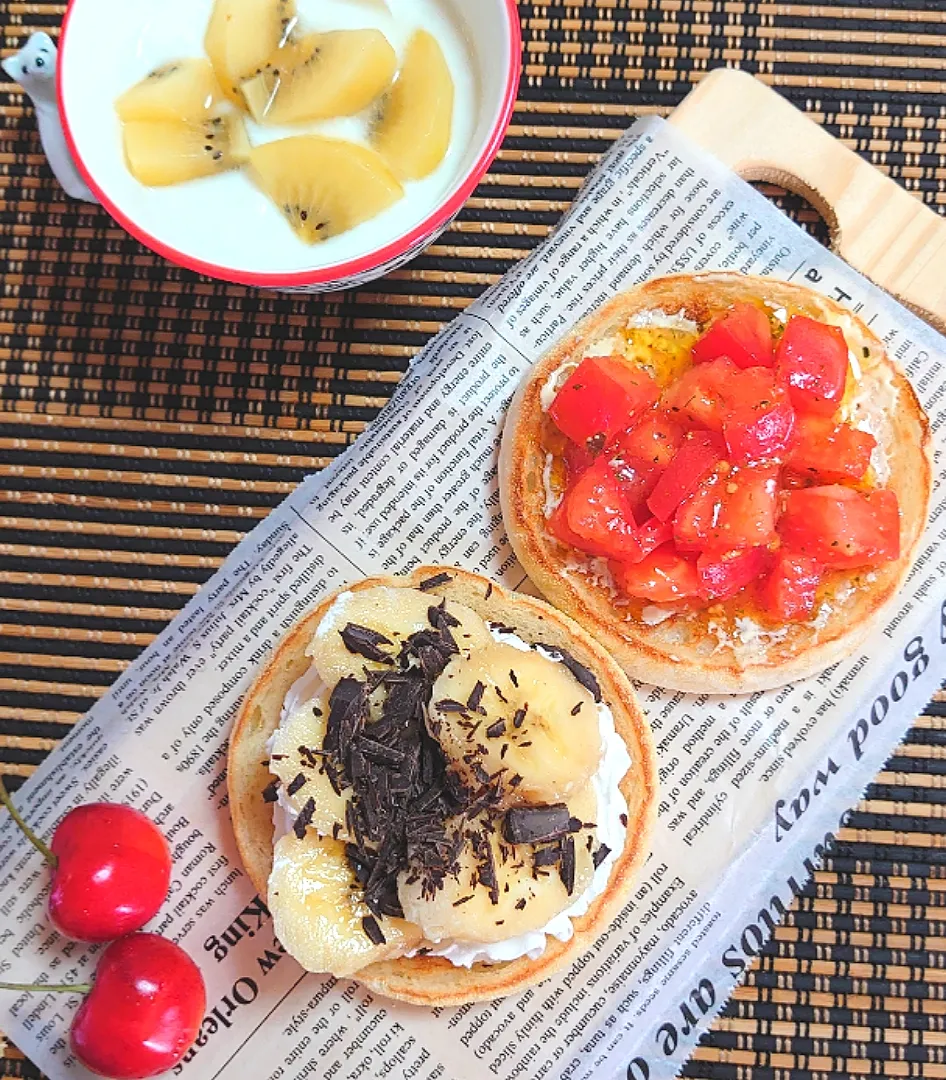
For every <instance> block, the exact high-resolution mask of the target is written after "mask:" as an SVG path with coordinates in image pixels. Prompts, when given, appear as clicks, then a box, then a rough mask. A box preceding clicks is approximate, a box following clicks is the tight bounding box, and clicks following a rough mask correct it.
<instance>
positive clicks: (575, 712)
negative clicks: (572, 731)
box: [572, 701, 584, 716]
mask: <svg viewBox="0 0 946 1080" xmlns="http://www.w3.org/2000/svg"><path fill="white" fill-rule="evenodd" d="M582 705H584V702H583V701H579V702H578V704H577V705H576V706H575V707H574V709H572V716H577V715H578V714H579V713H580V712H581V707H582Z"/></svg>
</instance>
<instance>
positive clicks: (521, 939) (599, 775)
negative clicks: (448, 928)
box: [267, 593, 631, 968]
mask: <svg viewBox="0 0 946 1080" xmlns="http://www.w3.org/2000/svg"><path fill="white" fill-rule="evenodd" d="M350 595H351V594H348V593H346V594H343V595H342V596H340V597H339V598H338V600H336V602H335V604H333V605H332V607H331V608H330V609H329V611H328V613H327V614H326V617H325V619H323V624H324V623H325V622H326V621H328V620H329V618H330V617H331V625H337V624H338V623H339V622H340V621H341V618H342V615H343V612H344V606H345V605H344V601H345V597H346V596H350ZM336 607H340V609H341V610H340V611H339V612H336V611H335V608H336ZM319 629H320V631H321V626H320V628H319ZM490 633H491V634H492V636H493V638H494V639H495V640H496V641H501V642H502V643H503V644H504V645H511V646H513V647H514V648H517V649H520V650H521V651H523V652H529V651H531V649H532V646H531V645H529V644H528V643H527V642H525V641H523V639H522V638H520V637H519V636H518V635H517V634H514V633H510V632H506V631H499V630H493V629H491V630H490ZM538 651H539V652H540V653H541V655H543V656H545V657H546V658H547V659H549V660H552V661H553V662H554V663H561V659H560V658H559V657H558V656H557V655H556V654H555V653H554V652H553V651H551V650H549V649H546V648H544V647H542V646H539V649H538ZM326 690H327V687H326V685H325V683H324V682H323V681H322V679H321V677H320V676H319V673H318V671H317V670H316V668H315V665H312V666H311V667H310V668H309V669H308V670H307V671H306V672H305V674H304V675H303V676H302V677H301V678H299V679H297V680H296V682H294V683H293V684H292V686H291V687H290V688H289V690H288V692H287V694H286V697H285V700H284V702H283V706H282V712H281V714H280V720H279V722H280V727H282V726H283V725H284V724H287V723H288V721H289V720H290V719H291V718H292V717H293V716H295V715H297V714H298V712H299V710H300V709H303V708H307V707H309V706H310V705H312V704H314V703H315V702H316V700H317V699H318V698H321V697H323V696H324V694H325V691H326ZM597 711H598V729H599V731H600V733H601V745H602V757H601V764H600V766H599V768H598V771H597V772H596V773H595V775H594V776H593V777H592V779H591V784H592V787H593V788H594V792H595V796H596V798H597V803H598V814H597V822H596V825H597V830H596V831H597V841H598V843H599V844H605V845H606V846H607V847H608V848H609V849H610V851H609V853H608V855H607V857H606V858H604V859H603V860H602V861H601V864H600V865H599V866H598V867H597V869H596V870H595V872H594V876H593V878H592V880H591V884H590V885H589V886H588V888H587V889H586V890H585V892H584V893H583V894H582V895H581V896H580V897H579V898H578V899H577V900H576V901H575V902H574V903H573V904H572V905H571V906H570V907H569V908H567V909H566V910H565V911H562V912H560V913H559V914H558V915H556V916H555V918H553V919H552V920H551V921H550V922H549V923H548V924H546V925H545V926H543V927H542V928H541V929H538V930H533V931H530V932H529V933H526V934H519V935H517V936H516V937H511V938H507V939H506V940H505V941H498V942H478V941H458V940H453V939H445V940H443V941H436V942H425V943H424V945H422V946H420V947H419V948H418V949H415V950H414V951H412V952H409V953H407V954H406V955H407V956H408V957H410V956H416V955H417V954H418V953H420V952H421V951H423V952H424V953H425V954H426V955H428V956H440V957H443V958H444V959H446V960H449V961H450V963H451V964H453V965H454V966H455V967H464V968H469V967H472V966H473V965H474V964H478V963H493V964H495V963H502V962H506V961H510V960H518V959H520V958H521V957H523V956H527V957H528V958H529V959H530V960H537V959H538V958H539V957H540V956H541V955H542V954H543V953H544V952H545V948H546V945H547V944H548V938H549V937H553V938H555V939H557V940H558V941H569V940H571V938H572V937H573V936H574V933H575V928H574V924H573V923H572V920H573V919H577V918H580V917H581V916H582V915H584V914H586V913H587V911H588V909H589V908H590V907H591V905H592V904H593V903H594V901H595V900H597V899H598V897H599V896H601V895H602V894H603V893H604V892H605V890H606V889H607V887H608V879H609V878H610V876H611V870H612V868H613V867H614V864H615V863H616V862H617V860H618V859H619V858H620V856H621V853H622V852H623V850H624V844H625V842H626V839H627V829H626V827H625V825H624V824H623V823H622V821H621V817H622V815H626V814H627V812H628V806H627V800H626V799H625V798H624V796H623V794H622V793H621V789H620V783H621V780H622V779H623V778H624V775H625V773H626V772H627V771H628V769H630V767H631V758H630V755H629V754H628V751H627V747H626V746H625V744H624V740H623V739H622V738H621V737H620V736H619V735H618V733H617V731H616V729H615V726H614V714H613V713H612V712H611V709H610V708H609V707H608V705H607V704H605V703H604V702H600V703H599V704H598V706H597ZM274 740H275V735H273V737H272V738H271V739H270V740H269V742H268V744H267V753H271V752H272V744H273V741H274ZM296 816H297V815H296V813H295V811H294V810H293V809H292V807H291V806H290V805H289V802H288V800H287V799H286V797H285V794H284V793H283V791H282V789H281V788H280V790H279V792H278V801H277V802H276V803H275V804H274V806H273V831H274V837H273V840H274V843H277V842H278V841H279V840H280V839H281V838H282V837H283V836H285V835H286V834H287V833H288V832H289V831H290V830H291V829H292V827H293V824H294V823H295V819H296Z"/></svg>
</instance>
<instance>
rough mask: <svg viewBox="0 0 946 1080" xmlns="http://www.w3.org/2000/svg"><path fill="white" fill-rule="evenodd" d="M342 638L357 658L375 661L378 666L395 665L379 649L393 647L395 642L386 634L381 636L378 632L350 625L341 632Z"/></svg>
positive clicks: (390, 658) (389, 657) (366, 627)
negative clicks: (385, 646)
mask: <svg viewBox="0 0 946 1080" xmlns="http://www.w3.org/2000/svg"><path fill="white" fill-rule="evenodd" d="M341 638H342V641H343V642H344V643H345V648H346V649H347V650H348V651H349V652H350V653H354V654H355V655H356V656H363V657H364V658H365V659H366V660H373V661H374V662H375V663H377V664H393V663H394V660H393V658H392V657H391V656H389V655H388V654H387V653H386V652H382V651H381V649H380V648H379V646H380V645H389V646H393V645H394V642H393V641H391V640H390V638H386V637H385V636H384V634H379V633H378V631H377V630H372V629H371V628H370V627H368V626H358V625H356V624H355V623H349V624H348V625H347V626H346V627H345V629H344V630H342V631H341Z"/></svg>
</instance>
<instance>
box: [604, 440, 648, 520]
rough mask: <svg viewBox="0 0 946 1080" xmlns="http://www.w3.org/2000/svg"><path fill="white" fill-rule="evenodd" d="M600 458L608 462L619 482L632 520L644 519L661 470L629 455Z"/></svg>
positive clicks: (605, 455)
mask: <svg viewBox="0 0 946 1080" xmlns="http://www.w3.org/2000/svg"><path fill="white" fill-rule="evenodd" d="M602 457H606V458H607V459H608V460H609V461H610V463H611V468H612V469H613V470H614V474H615V476H617V478H618V480H620V481H621V487H622V488H623V489H624V496H625V498H626V499H627V501H628V504H629V505H630V507H631V510H632V512H633V514H634V519H635V520H636V521H637V520H640V519H641V518H643V517H646V516H647V514H646V506H647V500H648V498H649V497H650V493H651V492H652V491H653V490H654V488H655V487H656V486H657V481H658V480H659V479H660V474H661V472H662V470H661V469H660V468H658V466H656V465H652V464H651V463H650V462H649V461H642V460H641V459H640V458H638V457H633V456H631V455H630V454H619V455H618V456H617V457H611V456H610V455H608V454H603V455H602Z"/></svg>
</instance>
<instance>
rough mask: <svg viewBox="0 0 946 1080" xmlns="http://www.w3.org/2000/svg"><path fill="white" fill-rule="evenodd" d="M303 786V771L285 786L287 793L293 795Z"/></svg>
mask: <svg viewBox="0 0 946 1080" xmlns="http://www.w3.org/2000/svg"><path fill="white" fill-rule="evenodd" d="M304 787H305V773H299V775H298V776H297V777H296V778H295V780H293V781H292V783H291V784H290V785H289V786H288V787H287V788H286V794H287V795H295V794H296V792H297V791H301V790H302V789H303V788H304Z"/></svg>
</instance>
